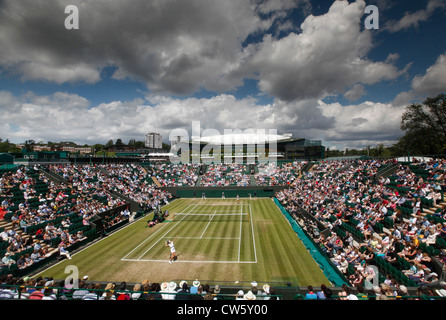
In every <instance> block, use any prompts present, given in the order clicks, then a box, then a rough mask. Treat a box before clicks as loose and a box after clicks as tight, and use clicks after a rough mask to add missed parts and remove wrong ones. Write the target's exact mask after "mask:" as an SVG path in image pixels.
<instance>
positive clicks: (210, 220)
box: [200, 212, 215, 238]
mask: <svg viewBox="0 0 446 320" xmlns="http://www.w3.org/2000/svg"><path fill="white" fill-rule="evenodd" d="M214 215H215V212H214ZM213 218H214V216H213V215H212V216H211V218H210V219H209V222H208V224H207V225H206V228H204V230H203V233H202V234H201V237H200V238H203V235H204V233H205V232H206V230H207V229H208V227H209V225H210V224H211V222H212V219H213Z"/></svg>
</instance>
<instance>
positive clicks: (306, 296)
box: [305, 286, 317, 300]
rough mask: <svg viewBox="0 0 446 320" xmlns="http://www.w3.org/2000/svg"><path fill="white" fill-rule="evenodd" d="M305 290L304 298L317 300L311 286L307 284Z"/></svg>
mask: <svg viewBox="0 0 446 320" xmlns="http://www.w3.org/2000/svg"><path fill="white" fill-rule="evenodd" d="M307 290H308V292H307V294H306V295H305V300H317V295H316V294H315V293H314V292H313V287H312V286H308V287H307Z"/></svg>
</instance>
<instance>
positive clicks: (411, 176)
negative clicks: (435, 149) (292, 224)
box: [277, 159, 446, 289]
mask: <svg viewBox="0 0 446 320" xmlns="http://www.w3.org/2000/svg"><path fill="white" fill-rule="evenodd" d="M389 165H396V166H397V167H396V168H395V172H394V173H393V174H392V175H390V176H389V177H387V178H382V177H376V174H377V173H378V171H379V170H380V169H381V168H384V167H386V166H389ZM445 165H446V161H445V160H442V159H441V160H431V161H427V162H420V163H412V164H410V166H411V168H412V169H410V167H409V165H408V164H395V163H393V160H388V161H376V160H357V161H352V162H345V161H330V162H328V161H327V162H321V163H319V164H318V165H316V166H314V167H313V168H312V170H311V171H310V172H308V173H306V174H305V175H304V177H303V178H302V179H301V180H299V181H297V182H296V183H295V184H293V186H292V188H289V189H285V190H283V191H281V192H279V193H278V194H277V198H278V200H279V201H280V202H281V203H282V204H283V205H284V207H286V209H287V210H288V211H289V212H290V213H291V214H296V213H297V212H298V211H299V210H300V209H303V210H305V211H306V212H307V213H309V216H304V217H303V218H301V221H302V224H303V225H304V226H305V229H306V230H307V232H308V234H309V235H310V236H312V238H313V240H314V241H315V243H317V245H318V246H319V247H320V248H321V250H322V251H323V252H324V253H325V254H326V255H327V256H328V257H329V258H330V260H331V261H332V262H333V264H334V265H335V266H337V267H338V269H339V270H340V271H341V272H342V273H343V274H344V275H345V276H346V277H347V278H349V280H350V281H351V283H352V284H353V285H354V286H364V285H367V286H369V287H370V285H371V282H372V279H373V278H374V276H375V274H374V273H373V272H374V270H373V269H372V268H371V267H370V266H371V265H372V264H375V263H377V262H379V261H381V260H377V259H379V258H382V259H383V260H384V262H383V267H385V266H387V263H388V264H390V266H392V267H395V268H397V269H398V270H400V271H401V272H402V273H404V274H405V275H406V276H407V277H408V279H410V280H412V281H413V283H415V284H417V285H420V284H427V283H432V282H436V281H438V277H439V274H438V273H437V272H435V271H434V263H433V261H432V260H433V259H436V261H437V262H438V263H439V264H440V265H443V266H444V264H445V252H444V249H445V247H444V246H440V245H439V241H440V240H444V239H445V237H446V210H445V209H444V208H442V209H441V208H437V207H433V206H434V205H435V204H438V203H440V202H441V198H442V189H441V186H444V185H445V180H444V177H445V175H444V174H445V172H446V171H445ZM414 168H416V169H421V170H424V171H421V172H427V174H426V175H424V177H421V176H420V175H417V174H416V173H414V172H413V171H412V170H414V171H416V170H415V169H414ZM426 199H427V200H429V199H431V200H432V202H426ZM423 203H424V205H423ZM427 203H430V204H431V205H432V207H433V209H435V211H434V212H433V211H432V212H427V210H428V209H429V208H428V207H429V205H427ZM403 206H405V207H406V208H407V209H408V210H409V213H408V214H406V215H404V214H403V213H402V210H403ZM296 216H297V215H296ZM299 217H302V216H299ZM383 225H386V226H388V228H386V229H385V230H384V228H383ZM347 227H349V228H347ZM321 229H322V230H328V231H329V232H326V233H323V232H322V230H321ZM429 247H431V249H432V250H430V251H429V250H427V248H429ZM401 259H403V260H401ZM440 269H441V268H440ZM388 276H389V279H386V280H385V283H386V284H387V285H391V286H398V285H400V284H401V279H399V280H400V281H398V279H395V277H394V274H393V275H392V274H390V275H388ZM377 289H379V288H377Z"/></svg>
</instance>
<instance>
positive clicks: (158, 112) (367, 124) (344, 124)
mask: <svg viewBox="0 0 446 320" xmlns="http://www.w3.org/2000/svg"><path fill="white" fill-rule="evenodd" d="M402 111H403V108H395V107H392V106H391V105H390V104H379V103H372V102H365V103H362V104H359V105H354V104H352V105H349V106H342V105H340V104H337V103H331V104H326V103H323V102H322V101H320V100H316V99H308V100H301V101H298V102H287V101H281V100H276V101H274V103H272V104H264V105H263V104H259V103H258V101H257V100H256V99H254V98H245V99H236V98H235V97H234V96H232V95H227V94H221V95H218V96H215V97H212V98H201V99H197V98H187V99H174V98H167V97H153V96H151V97H150V100H143V99H135V100H133V101H113V102H110V103H101V104H99V105H96V106H91V105H90V102H89V101H88V100H87V99H85V98H83V97H81V96H78V95H75V94H68V93H63V92H56V93H54V94H51V95H47V96H38V95H35V94H33V93H26V94H24V95H21V96H14V95H12V94H11V93H10V92H7V91H0V117H1V119H2V123H3V124H4V125H3V126H2V127H1V128H0V137H2V138H3V139H6V138H9V139H10V141H12V142H23V141H25V140H28V139H33V140H35V141H40V140H43V141H55V142H58V141H65V140H70V141H74V142H77V143H81V144H83V143H88V144H95V143H103V144H105V143H106V142H107V141H108V140H110V139H113V140H116V139H118V138H120V139H122V140H123V141H124V142H127V141H128V140H130V139H136V140H143V139H144V136H145V134H146V133H148V132H152V131H156V132H160V133H161V134H162V135H163V138H164V141H167V140H168V137H169V134H170V132H171V131H172V130H174V129H185V130H187V131H188V132H189V134H191V129H192V122H193V121H200V127H201V129H202V130H205V129H215V130H217V131H218V132H220V133H221V134H223V133H224V131H225V129H240V130H242V131H244V130H246V129H276V130H277V132H278V133H292V134H293V136H294V137H298V138H307V139H320V140H322V141H323V143H324V144H327V145H328V144H330V145H333V144H335V145H338V146H339V147H341V146H343V145H344V144H346V143H348V145H350V146H354V145H355V146H357V147H361V146H364V145H377V144H378V143H387V142H389V141H393V142H395V141H396V140H397V139H398V138H399V136H400V135H401V132H400V130H399V123H400V120H401V114H402ZM12 128H14V130H13V129H12Z"/></svg>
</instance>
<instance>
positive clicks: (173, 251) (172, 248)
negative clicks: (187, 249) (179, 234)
mask: <svg viewBox="0 0 446 320" xmlns="http://www.w3.org/2000/svg"><path fill="white" fill-rule="evenodd" d="M165 246H166V247H170V260H169V263H172V261H173V260H174V258H175V245H174V243H173V240H167V243H166V244H165Z"/></svg>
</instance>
